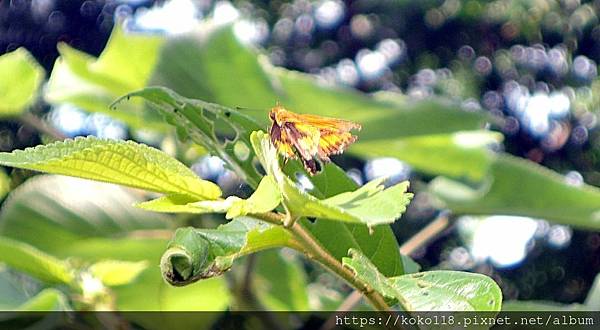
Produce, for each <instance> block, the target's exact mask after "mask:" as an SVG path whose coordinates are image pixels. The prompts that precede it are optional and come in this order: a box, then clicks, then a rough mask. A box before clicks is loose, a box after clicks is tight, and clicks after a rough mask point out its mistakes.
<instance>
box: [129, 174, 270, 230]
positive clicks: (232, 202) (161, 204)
mask: <svg viewBox="0 0 600 330" xmlns="http://www.w3.org/2000/svg"><path fill="white" fill-rule="evenodd" d="M279 203H281V193H280V192H279V189H278V188H277V185H276V183H275V181H274V179H273V178H272V177H271V176H268V175H267V176H265V177H263V179H262V180H261V181H260V184H259V185H258V188H257V189H256V191H255V192H254V193H253V194H252V195H251V196H250V197H249V198H248V199H241V198H239V197H236V196H229V197H227V198H226V199H217V200H202V201H197V200H196V199H194V198H191V197H189V196H186V195H179V194H171V195H166V196H163V197H159V198H157V199H153V200H151V201H147V202H143V203H139V204H136V206H137V207H139V208H141V209H144V210H147V211H154V212H167V213H196V214H202V213H226V215H225V217H226V218H227V219H233V218H235V217H239V216H243V215H248V214H251V213H265V212H269V211H271V210H273V209H275V208H276V207H277V206H278V205H279Z"/></svg>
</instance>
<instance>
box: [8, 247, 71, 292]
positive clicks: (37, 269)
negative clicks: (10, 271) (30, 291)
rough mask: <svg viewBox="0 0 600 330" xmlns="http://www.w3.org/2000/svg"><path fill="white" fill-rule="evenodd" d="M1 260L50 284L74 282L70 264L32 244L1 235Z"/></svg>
mask: <svg viewBox="0 0 600 330" xmlns="http://www.w3.org/2000/svg"><path fill="white" fill-rule="evenodd" d="M0 262H3V263H5V264H7V265H8V266H10V267H11V268H14V269H16V270H18V271H21V272H24V273H26V274H28V275H30V276H32V277H35V278H37V279H39V280H41V281H43V282H46V283H50V284H69V285H70V284H74V281H75V276H74V274H73V273H72V272H71V271H70V267H69V265H68V264H67V263H66V262H64V261H62V260H59V259H57V258H55V257H53V256H51V255H49V254H46V253H44V252H43V251H40V250H38V249H36V248H34V247H33V246H31V245H28V244H25V243H22V242H19V241H16V240H13V239H10V238H7V237H1V236H0Z"/></svg>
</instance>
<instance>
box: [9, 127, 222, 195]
mask: <svg viewBox="0 0 600 330" xmlns="http://www.w3.org/2000/svg"><path fill="white" fill-rule="evenodd" d="M0 164H2V165H5V166H12V167H18V168H24V169H29V170H35V171H42V172H48V173H53V174H62V175H69V176H75V177H80V178H85V179H91V180H97V181H103V182H110V183H116V184H120V185H124V186H129V187H134V188H140V189H145V190H149V191H156V192H162V193H177V194H185V195H188V196H192V197H195V198H198V199H215V198H218V197H219V196H221V189H219V187H218V186H217V185H215V184H214V183H212V182H209V181H204V180H201V179H200V178H198V176H197V175H196V174H195V173H194V172H192V170H190V169H189V168H187V167H186V166H185V165H183V164H182V163H180V162H179V161H177V160H176V159H174V158H171V157H170V156H168V155H167V154H165V153H163V152H162V151H160V150H158V149H154V148H151V147H148V146H146V145H144V144H139V143H135V142H133V141H117V140H108V139H98V138H95V137H87V138H76V139H74V140H65V141H60V142H54V143H51V144H48V145H41V146H37V147H34V148H27V149H25V150H16V151H13V152H11V153H6V152H3V153H0Z"/></svg>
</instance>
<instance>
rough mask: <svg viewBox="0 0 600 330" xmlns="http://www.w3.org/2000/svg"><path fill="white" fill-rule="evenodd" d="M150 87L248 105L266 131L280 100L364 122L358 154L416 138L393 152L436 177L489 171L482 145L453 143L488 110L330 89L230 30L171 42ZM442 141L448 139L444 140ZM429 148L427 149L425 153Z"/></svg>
mask: <svg viewBox="0 0 600 330" xmlns="http://www.w3.org/2000/svg"><path fill="white" fill-rule="evenodd" d="M222 77H236V79H223V78H222ZM152 84H156V85H161V86H165V87H168V88H170V89H172V90H174V91H175V92H177V93H179V94H181V95H184V96H186V97H189V98H198V99H202V100H205V101H209V102H215V103H218V104H223V105H227V106H230V107H242V109H243V108H246V109H245V110H241V111H240V112H242V113H244V114H245V115H248V116H250V117H252V118H253V119H254V120H255V121H256V122H258V123H260V125H259V126H260V127H258V128H252V129H250V130H249V131H253V130H256V129H265V127H266V125H267V124H268V115H267V112H268V110H269V108H271V107H272V106H274V105H275V103H276V102H277V101H280V102H281V103H282V104H283V105H284V106H285V107H286V108H288V109H290V110H292V111H294V112H298V113H318V114H319V115H323V116H330V117H339V118H344V119H349V120H353V121H357V122H359V123H360V124H362V126H363V130H362V131H361V134H360V138H359V140H358V141H357V143H355V144H354V146H353V148H351V149H350V151H352V152H354V151H355V152H354V154H356V155H360V156H363V157H365V156H366V157H369V156H370V155H369V154H368V153H366V151H368V150H369V148H368V147H362V146H361V145H362V144H363V143H366V144H369V145H371V144H375V145H379V146H385V143H386V141H389V140H395V139H397V138H403V139H404V138H408V137H410V138H411V139H408V140H405V145H404V146H402V147H403V148H409V147H410V149H411V151H416V152H410V153H409V152H407V153H402V152H401V151H400V150H399V149H400V147H397V149H398V150H391V151H390V152H389V154H390V155H394V156H400V159H402V160H405V161H407V162H410V163H411V164H412V165H413V166H414V167H415V168H417V169H418V170H422V171H425V172H427V173H432V174H445V175H453V176H457V177H462V176H466V177H470V178H475V179H477V178H479V177H480V176H481V175H482V173H483V172H484V171H485V166H482V167H479V163H478V162H484V161H485V160H486V159H485V150H483V148H465V146H464V144H462V143H455V141H451V140H452V139H453V138H452V134H453V133H456V132H459V131H474V130H479V129H482V128H483V127H484V125H485V123H486V121H489V120H490V118H489V116H488V115H486V114H485V113H483V112H473V111H463V110H462V109H461V107H460V106H459V105H458V104H457V103H453V102H449V101H448V100H445V99H428V100H422V101H415V100H411V99H409V98H406V97H401V96H399V95H398V94H393V93H386V95H385V98H384V97H381V96H379V97H372V96H369V95H366V94H364V93H360V92H358V91H356V90H353V89H349V88H341V87H339V86H326V85H324V84H322V83H321V82H319V81H318V80H317V79H315V77H314V76H311V75H308V74H303V73H299V72H294V71H289V70H286V69H283V68H274V67H272V66H270V65H269V64H268V61H266V60H264V58H263V57H262V56H260V55H259V54H257V53H256V52H254V51H253V50H251V49H249V48H248V47H245V46H243V45H241V44H240V43H239V42H238V41H237V40H236V37H235V35H234V33H233V31H232V29H230V28H224V29H215V30H210V29H204V30H203V31H202V33H195V34H190V35H184V36H179V37H178V38H174V39H172V40H169V41H168V42H167V44H166V46H165V47H164V50H163V52H162V53H161V58H160V62H159V65H158V66H157V68H156V71H155V75H154V77H153V80H152ZM473 134H477V133H473ZM429 135H432V137H429ZM444 139H445V140H447V141H441V140H444ZM407 144H408V145H407ZM417 144H419V145H420V146H419V147H417V146H416V145H417ZM423 145H426V146H427V148H428V149H429V151H423V152H421V149H420V147H422V146H423ZM359 148H360V149H359ZM382 148H384V147H382ZM353 150H354V151H353ZM363 151H365V153H363ZM382 151H384V152H385V151H386V150H382ZM440 154H443V155H445V158H444V159H443V160H444V161H443V162H440V161H439V160H440V158H441V157H440ZM472 161H477V163H471V162H472ZM447 163H448V164H447ZM460 164H462V165H463V166H464V168H462V167H459V165H460ZM465 164H467V165H465ZM482 165H485V164H482ZM257 183H258V181H256V182H252V183H251V186H252V187H256V184H257Z"/></svg>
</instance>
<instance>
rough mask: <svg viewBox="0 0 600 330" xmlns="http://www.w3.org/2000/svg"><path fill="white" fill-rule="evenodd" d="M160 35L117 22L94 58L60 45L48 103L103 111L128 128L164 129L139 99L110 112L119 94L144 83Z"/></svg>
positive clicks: (158, 45)
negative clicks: (130, 30) (131, 29)
mask: <svg viewBox="0 0 600 330" xmlns="http://www.w3.org/2000/svg"><path fill="white" fill-rule="evenodd" d="M162 44H163V38H162V37H158V36H155V35H148V34H146V35H142V34H133V33H126V32H125V31H123V30H122V28H121V27H120V25H119V24H115V28H114V30H113V32H112V34H111V36H110V39H109V41H108V44H107V45H106V47H105V48H104V51H103V52H102V54H100V57H99V58H98V59H96V58H94V57H92V56H90V55H88V54H85V53H83V52H81V51H78V50H76V49H74V48H71V47H70V46H68V45H67V44H59V46H58V50H59V53H60V57H59V58H58V59H57V60H56V63H55V65H54V68H53V70H52V74H51V76H50V79H49V81H48V85H47V88H46V90H45V99H46V101H47V102H49V103H51V104H61V103H70V104H73V105H75V106H77V107H79V108H81V109H84V110H86V111H91V112H104V113H108V114H109V115H111V116H112V117H115V118H118V119H120V120H123V121H125V122H126V123H127V124H129V125H130V126H132V127H136V128H145V129H164V127H165V125H164V123H163V122H162V120H161V119H160V117H159V116H156V115H155V114H154V113H153V112H148V111H145V110H144V108H143V104H142V103H141V102H137V103H131V104H128V105H127V106H126V107H123V108H122V109H120V111H112V112H109V105H110V104H111V103H112V101H113V100H114V99H116V98H117V97H119V96H121V95H123V94H125V93H128V92H130V91H132V90H136V89H140V88H142V87H144V86H145V85H146V83H147V81H148V79H149V78H150V74H151V73H152V71H153V70H154V67H155V65H156V62H157V58H158V56H159V51H160V49H161V46H162Z"/></svg>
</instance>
